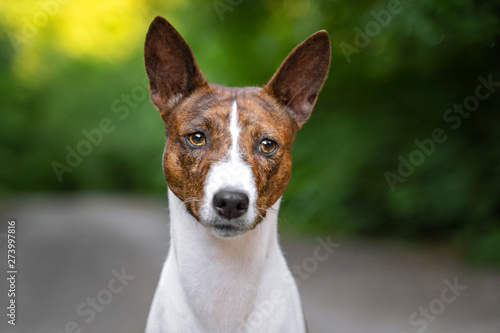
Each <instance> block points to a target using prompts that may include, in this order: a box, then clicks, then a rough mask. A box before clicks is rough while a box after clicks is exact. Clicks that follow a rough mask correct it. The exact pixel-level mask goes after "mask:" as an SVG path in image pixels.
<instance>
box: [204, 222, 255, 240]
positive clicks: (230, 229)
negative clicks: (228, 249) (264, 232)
mask: <svg viewBox="0 0 500 333" xmlns="http://www.w3.org/2000/svg"><path fill="white" fill-rule="evenodd" d="M209 228H210V231H211V232H212V234H214V235H215V236H217V237H220V238H231V237H236V236H239V235H241V234H243V233H245V232H246V231H248V228H242V227H240V226H237V225H233V224H219V225H215V226H212V227H209Z"/></svg>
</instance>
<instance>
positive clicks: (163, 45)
mask: <svg viewBox="0 0 500 333" xmlns="http://www.w3.org/2000/svg"><path fill="white" fill-rule="evenodd" d="M144 64H145V66H146V73H147V75H148V78H149V92H150V95H151V101H152V102H153V104H154V105H155V106H156V108H157V109H158V111H160V113H161V114H162V115H163V114H165V113H166V112H168V111H169V110H170V109H171V108H172V107H173V106H175V104H177V103H178V102H179V101H180V100H181V99H182V98H185V97H187V96H188V95H189V94H191V93H192V92H193V91H194V90H195V89H197V88H199V87H202V86H205V85H206V84H207V82H206V80H205V78H204V77H203V74H202V73H201V71H200V69H199V68H198V65H197V64H196V60H195V59H194V56H193V52H192V51H191V49H190V48H189V46H188V44H187V43H186V41H185V40H184V39H183V38H182V36H181V35H180V34H179V33H178V32H177V30H175V28H174V27H173V26H172V25H171V24H170V23H169V22H168V21H167V20H165V19H164V18H163V17H160V16H157V17H156V18H155V19H154V20H153V22H151V25H150V26H149V30H148V33H147V35H146V42H145V45H144Z"/></svg>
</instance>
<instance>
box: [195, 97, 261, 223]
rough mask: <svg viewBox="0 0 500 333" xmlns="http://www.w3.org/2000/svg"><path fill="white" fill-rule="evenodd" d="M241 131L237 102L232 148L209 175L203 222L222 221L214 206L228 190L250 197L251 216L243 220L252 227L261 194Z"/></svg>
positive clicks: (231, 115)
mask: <svg viewBox="0 0 500 333" xmlns="http://www.w3.org/2000/svg"><path fill="white" fill-rule="evenodd" d="M240 132H241V128H240V126H239V125H238V105H237V103H236V100H234V101H233V103H232V104H231V110H230V113H229V133H230V135H231V147H230V148H229V149H228V151H227V153H226V155H225V157H224V158H223V159H222V160H220V161H218V162H217V163H215V164H213V165H212V166H211V167H210V170H209V171H208V174H207V177H206V180H205V186H204V191H203V192H204V193H203V203H202V208H201V218H202V219H203V220H206V221H211V220H214V219H216V218H217V217H218V215H217V213H216V211H215V209H214V208H213V205H212V202H213V197H214V195H215V193H217V192H218V191H219V190H221V189H224V188H230V189H232V190H235V191H241V192H243V193H245V194H246V195H248V199H249V207H248V211H247V214H245V215H243V216H242V217H241V218H240V219H244V220H245V222H247V223H248V224H251V223H252V222H253V221H254V219H255V217H256V214H257V211H256V208H255V202H256V196H257V190H256V187H255V181H254V177H253V173H252V168H251V167H250V165H249V164H248V163H246V162H245V161H244V160H243V158H242V154H241V152H240V149H239V145H238V141H239V139H240Z"/></svg>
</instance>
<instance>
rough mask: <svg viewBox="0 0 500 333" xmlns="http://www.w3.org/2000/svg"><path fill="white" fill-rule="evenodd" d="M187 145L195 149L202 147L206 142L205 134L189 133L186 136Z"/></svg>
mask: <svg viewBox="0 0 500 333" xmlns="http://www.w3.org/2000/svg"><path fill="white" fill-rule="evenodd" d="M188 140H189V143H190V144H192V145H193V146H196V147H201V146H204V145H205V143H206V142H207V139H206V138H205V134H203V133H201V132H196V133H191V134H189V135H188Z"/></svg>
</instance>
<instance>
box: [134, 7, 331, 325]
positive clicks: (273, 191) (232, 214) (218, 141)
mask: <svg viewBox="0 0 500 333" xmlns="http://www.w3.org/2000/svg"><path fill="white" fill-rule="evenodd" d="M330 55H331V46H330V40H329V37H328V34H327V32H326V31H324V30H322V31H318V32H316V33H314V34H313V35H311V36H310V37H309V38H307V39H306V40H305V41H304V42H302V43H301V44H300V45H298V46H297V47H296V48H295V49H294V50H293V51H292V52H291V53H290V54H289V55H288V56H287V58H286V59H285V60H284V61H283V63H282V64H281V66H280V67H279V69H278V70H277V72H276V73H275V74H274V75H273V76H272V78H271V79H270V80H269V82H268V83H267V84H266V85H265V86H264V87H262V88H258V87H245V88H228V87H224V86H221V85H217V84H209V83H208V82H207V81H206V79H205V78H204V76H203V74H202V72H201V71H200V69H199V67H198V65H197V63H196V60H195V58H194V56H193V53H192V51H191V49H190V48H189V46H188V44H187V43H186V42H185V40H184V39H183V38H182V37H181V35H180V34H179V33H178V32H177V30H175V28H174V27H172V25H170V23H169V22H168V21H167V20H165V19H164V18H162V17H156V18H155V19H154V20H153V22H152V23H151V25H150V27H149V30H148V32H147V35H146V41H145V47H144V63H145V67H146V73H147V76H148V78H149V91H150V97H151V101H152V103H153V104H154V106H155V107H156V109H157V110H158V111H159V113H160V115H161V118H162V119H163V121H164V124H165V134H166V144H165V150H164V153H163V173H164V176H165V180H166V183H167V186H168V206H169V211H170V238H171V241H170V248H169V253H168V257H167V260H166V262H165V264H164V267H163V270H162V273H161V276H160V280H159V283H158V286H157V290H156V293H155V295H154V298H153V301H152V305H151V309H150V313H149V316H148V321H147V325H146V332H147V333H160V332H161V333H167V332H168V333H186V332H213V333H225V332H231V333H234V332H236V333H249V332H259V333H262V332H273V333H276V332H283V333H303V332H306V331H307V328H306V323H305V319H304V314H303V311H302V306H301V301H300V296H299V293H298V289H297V285H296V283H295V281H294V279H293V276H292V274H291V272H290V270H289V269H288V266H287V264H286V261H285V258H284V256H283V254H282V252H281V249H280V247H279V244H278V234H277V218H278V210H279V206H280V201H281V196H282V195H283V192H284V191H285V187H286V186H287V184H288V180H289V178H290V174H291V168H292V163H291V153H290V149H291V146H292V143H293V141H294V137H295V133H296V131H297V130H298V129H300V128H301V126H302V125H303V124H304V123H305V121H306V120H307V119H308V118H309V115H310V114H311V111H312V109H313V107H314V104H315V103H316V99H317V96H318V93H319V91H320V90H321V87H322V86H323V83H324V81H325V79H326V76H327V73H328V70H329V67H330ZM221 65H222V64H221Z"/></svg>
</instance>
